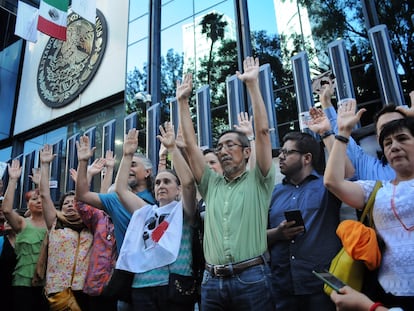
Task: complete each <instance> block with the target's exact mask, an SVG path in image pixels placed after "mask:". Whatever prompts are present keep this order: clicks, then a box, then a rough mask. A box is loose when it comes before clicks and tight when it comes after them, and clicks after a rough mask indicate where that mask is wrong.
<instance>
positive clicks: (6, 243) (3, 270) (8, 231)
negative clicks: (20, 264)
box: [0, 197, 16, 311]
mask: <svg viewBox="0 0 414 311" xmlns="http://www.w3.org/2000/svg"><path fill="white" fill-rule="evenodd" d="M0 199H1V201H0V293H1V296H2V299H1V306H2V308H4V310H10V311H14V306H13V286H12V281H13V271H14V268H15V266H16V253H15V251H14V244H15V241H16V233H15V232H14V231H13V230H12V228H11V227H10V225H9V224H8V222H7V220H6V218H5V217H4V214H3V211H2V209H1V204H2V201H3V197H1V198H0Z"/></svg>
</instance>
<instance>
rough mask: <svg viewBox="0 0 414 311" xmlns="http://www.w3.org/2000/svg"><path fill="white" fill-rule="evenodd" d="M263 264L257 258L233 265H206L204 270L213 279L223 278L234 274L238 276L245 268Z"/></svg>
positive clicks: (262, 261)
mask: <svg viewBox="0 0 414 311" xmlns="http://www.w3.org/2000/svg"><path fill="white" fill-rule="evenodd" d="M263 263H264V260H263V257H262V256H257V257H254V258H252V259H248V260H245V261H241V262H238V263H234V264H227V265H211V264H208V263H206V270H207V271H208V272H210V274H211V275H212V276H213V277H219V278H225V277H230V276H233V275H235V274H240V273H242V272H243V271H244V270H246V269H247V268H251V267H254V266H257V265H261V264H263Z"/></svg>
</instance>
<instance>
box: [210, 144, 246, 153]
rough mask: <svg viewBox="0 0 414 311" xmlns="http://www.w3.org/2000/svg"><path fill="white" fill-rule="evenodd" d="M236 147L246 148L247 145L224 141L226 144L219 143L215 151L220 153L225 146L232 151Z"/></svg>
mask: <svg viewBox="0 0 414 311" xmlns="http://www.w3.org/2000/svg"><path fill="white" fill-rule="evenodd" d="M236 147H242V148H244V147H245V146H243V145H240V144H236V143H233V142H228V143H224V144H218V145H217V147H216V149H214V151H215V153H219V152H221V150H223V148H225V149H226V150H228V151H232V150H234V149H236Z"/></svg>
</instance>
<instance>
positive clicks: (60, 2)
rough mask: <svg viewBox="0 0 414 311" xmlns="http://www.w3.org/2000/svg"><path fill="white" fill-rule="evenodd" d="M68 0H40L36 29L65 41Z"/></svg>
mask: <svg viewBox="0 0 414 311" xmlns="http://www.w3.org/2000/svg"><path fill="white" fill-rule="evenodd" d="M68 6H69V0H42V1H40V7H39V20H38V22H37V29H38V30H39V31H41V32H43V33H45V34H47V35H49V36H51V37H54V38H57V39H59V40H63V41H66V25H67V19H66V18H67V15H68Z"/></svg>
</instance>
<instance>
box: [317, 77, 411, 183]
mask: <svg viewBox="0 0 414 311" xmlns="http://www.w3.org/2000/svg"><path fill="white" fill-rule="evenodd" d="M324 81H325V83H324V84H323V85H322V87H321V89H320V91H318V94H319V100H320V103H321V105H322V108H323V110H324V113H325V114H326V116H327V117H328V119H329V121H330V123H331V125H332V130H333V133H332V134H335V133H337V132H338V127H337V123H336V120H337V113H336V111H335V108H334V107H333V106H332V101H331V98H332V96H333V95H334V93H335V83H334V81H333V80H332V79H328V78H327V79H325V80H324ZM410 99H411V108H410V109H407V108H404V107H402V106H395V105H392V104H390V105H386V106H384V107H383V108H382V109H381V110H380V111H379V112H378V113H377V114H376V115H375V117H374V123H375V129H376V133H377V137H378V135H379V133H380V131H381V128H382V127H384V125H385V124H386V123H387V122H390V121H392V120H396V119H402V118H404V117H405V116H410V117H414V105H413V103H414V91H412V92H411V93H410ZM338 108H339V107H338ZM347 155H348V157H349V159H350V160H351V162H352V165H353V166H354V168H355V176H354V178H355V179H367V180H368V179H375V180H379V179H392V178H394V177H395V172H394V170H393V169H392V168H391V167H390V166H389V165H388V164H384V163H382V161H381V160H380V159H378V157H374V156H372V155H369V154H368V153H366V152H365V151H364V150H363V149H362V148H361V146H359V145H358V144H357V143H356V142H355V140H354V139H353V138H352V136H351V137H350V139H349V144H348V148H347Z"/></svg>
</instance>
